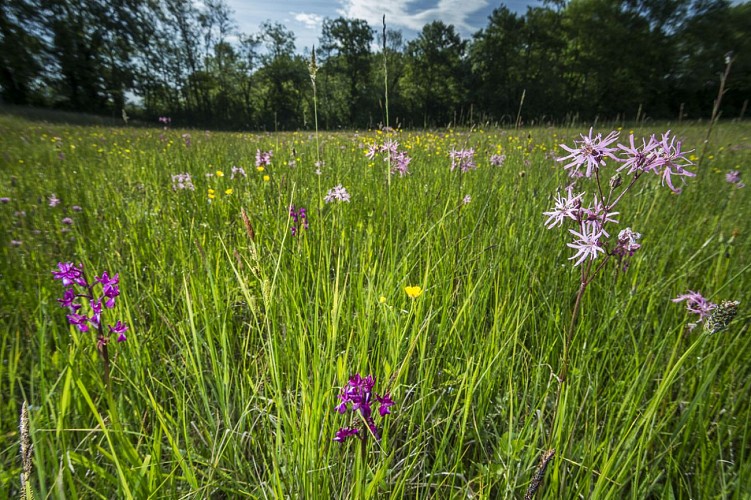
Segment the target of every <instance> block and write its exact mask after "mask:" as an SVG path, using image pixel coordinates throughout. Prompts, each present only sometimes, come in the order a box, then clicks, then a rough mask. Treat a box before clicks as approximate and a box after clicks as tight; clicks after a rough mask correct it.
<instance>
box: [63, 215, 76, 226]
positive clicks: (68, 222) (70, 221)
mask: <svg viewBox="0 0 751 500" xmlns="http://www.w3.org/2000/svg"><path fill="white" fill-rule="evenodd" d="M61 222H62V223H63V224H65V225H66V226H72V225H73V219H71V218H70V217H64V218H63V220H62V221H61Z"/></svg>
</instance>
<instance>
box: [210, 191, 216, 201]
mask: <svg viewBox="0 0 751 500" xmlns="http://www.w3.org/2000/svg"><path fill="white" fill-rule="evenodd" d="M214 198H216V191H214V190H213V189H211V188H209V199H210V200H213V199H214Z"/></svg>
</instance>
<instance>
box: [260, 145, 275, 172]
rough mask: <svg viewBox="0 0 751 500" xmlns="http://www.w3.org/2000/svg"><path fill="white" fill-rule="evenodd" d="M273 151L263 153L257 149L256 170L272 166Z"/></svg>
mask: <svg viewBox="0 0 751 500" xmlns="http://www.w3.org/2000/svg"><path fill="white" fill-rule="evenodd" d="M272 154H273V151H261V150H260V149H256V168H257V167H267V166H269V165H270V164H271V156H272Z"/></svg>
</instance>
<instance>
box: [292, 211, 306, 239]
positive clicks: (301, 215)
mask: <svg viewBox="0 0 751 500" xmlns="http://www.w3.org/2000/svg"><path fill="white" fill-rule="evenodd" d="M289 216H290V217H291V218H292V222H293V226H292V227H291V231H292V236H297V235H298V234H300V230H301V229H308V212H307V210H306V209H305V208H304V207H300V208H295V206H294V205H290V207H289Z"/></svg>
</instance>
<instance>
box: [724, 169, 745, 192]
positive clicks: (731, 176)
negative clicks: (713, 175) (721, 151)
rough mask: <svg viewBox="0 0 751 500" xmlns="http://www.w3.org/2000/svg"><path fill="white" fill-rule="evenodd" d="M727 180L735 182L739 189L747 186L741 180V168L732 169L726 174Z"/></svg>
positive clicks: (731, 182)
mask: <svg viewBox="0 0 751 500" xmlns="http://www.w3.org/2000/svg"><path fill="white" fill-rule="evenodd" d="M725 181H727V182H729V183H730V184H735V187H737V188H739V189H740V188H743V187H746V185H745V184H744V183H743V181H741V173H740V171H739V170H731V171H730V172H728V173H727V174H725Z"/></svg>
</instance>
